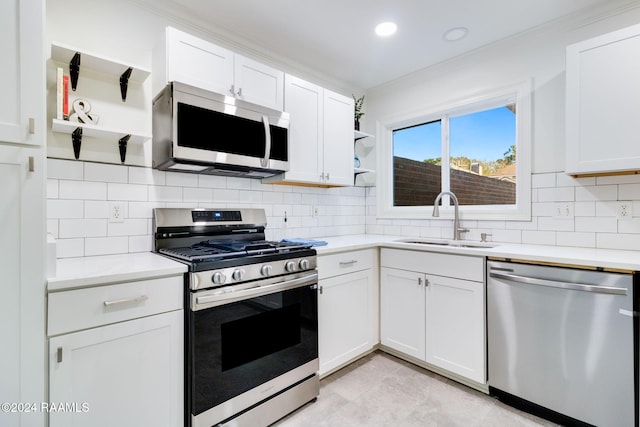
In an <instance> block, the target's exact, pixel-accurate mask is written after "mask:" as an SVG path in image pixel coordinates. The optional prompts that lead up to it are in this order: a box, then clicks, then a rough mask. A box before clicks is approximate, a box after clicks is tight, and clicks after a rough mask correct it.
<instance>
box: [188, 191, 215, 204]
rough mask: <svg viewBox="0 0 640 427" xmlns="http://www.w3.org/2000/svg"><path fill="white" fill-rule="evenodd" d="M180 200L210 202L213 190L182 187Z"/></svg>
mask: <svg viewBox="0 0 640 427" xmlns="http://www.w3.org/2000/svg"><path fill="white" fill-rule="evenodd" d="M182 200H183V201H185V202H210V201H211V200H213V190H212V189H211V188H191V187H186V188H183V189H182Z"/></svg>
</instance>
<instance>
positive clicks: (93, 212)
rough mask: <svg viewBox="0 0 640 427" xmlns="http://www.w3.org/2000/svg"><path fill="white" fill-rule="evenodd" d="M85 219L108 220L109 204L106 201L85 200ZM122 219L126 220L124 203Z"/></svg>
mask: <svg viewBox="0 0 640 427" xmlns="http://www.w3.org/2000/svg"><path fill="white" fill-rule="evenodd" d="M84 217H85V218H103V219H104V218H109V202H107V201H106V200H85V202H84ZM124 217H125V218H126V217H127V215H126V203H125V212H124Z"/></svg>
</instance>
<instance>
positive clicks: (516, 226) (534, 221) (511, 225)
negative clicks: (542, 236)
mask: <svg viewBox="0 0 640 427" xmlns="http://www.w3.org/2000/svg"><path fill="white" fill-rule="evenodd" d="M507 229H509V230H537V229H538V218H536V217H533V218H531V221H507Z"/></svg>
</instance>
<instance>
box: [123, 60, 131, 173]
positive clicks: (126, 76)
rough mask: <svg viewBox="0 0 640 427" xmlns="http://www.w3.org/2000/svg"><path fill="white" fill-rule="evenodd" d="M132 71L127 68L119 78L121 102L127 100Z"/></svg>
mask: <svg viewBox="0 0 640 427" xmlns="http://www.w3.org/2000/svg"><path fill="white" fill-rule="evenodd" d="M132 71H133V68H131V67H129V68H127V70H126V71H125V72H124V73H122V75H121V76H120V94H121V95H122V102H125V101H126V100H127V86H128V85H129V77H131V72H132ZM123 162H124V160H123Z"/></svg>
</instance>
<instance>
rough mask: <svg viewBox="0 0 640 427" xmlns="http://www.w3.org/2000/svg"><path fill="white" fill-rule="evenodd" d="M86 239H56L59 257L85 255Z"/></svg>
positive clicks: (57, 255)
mask: <svg viewBox="0 0 640 427" xmlns="http://www.w3.org/2000/svg"><path fill="white" fill-rule="evenodd" d="M84 255H85V253H84V239H58V240H56V257H57V258H75V257H81V256H84Z"/></svg>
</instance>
